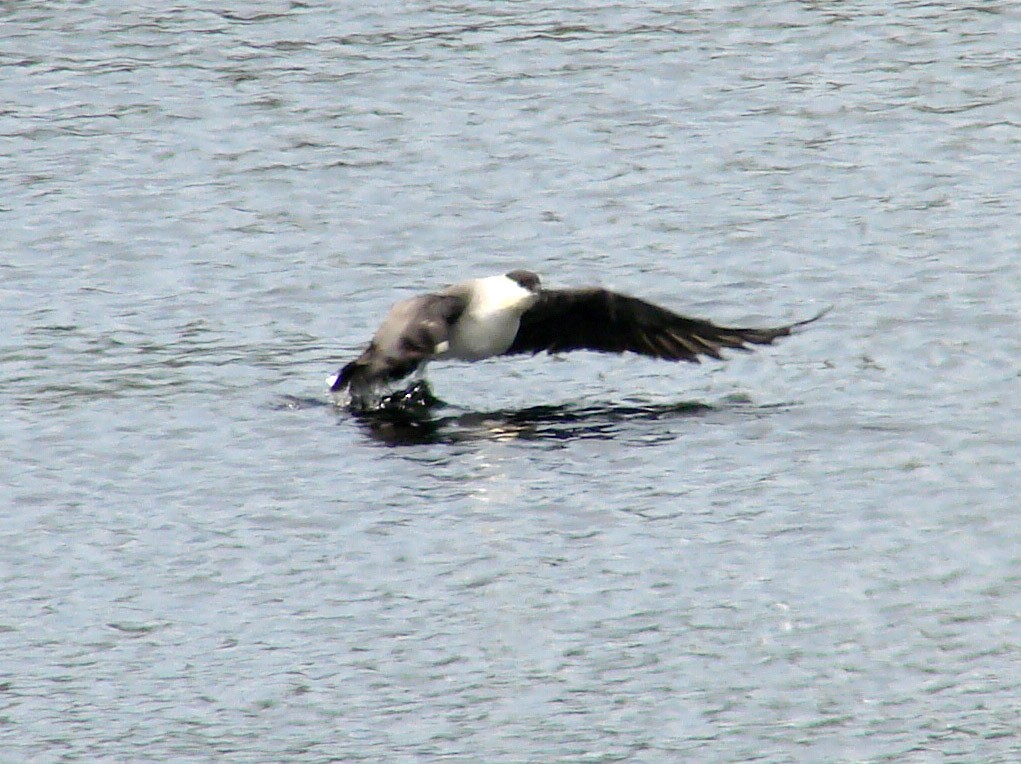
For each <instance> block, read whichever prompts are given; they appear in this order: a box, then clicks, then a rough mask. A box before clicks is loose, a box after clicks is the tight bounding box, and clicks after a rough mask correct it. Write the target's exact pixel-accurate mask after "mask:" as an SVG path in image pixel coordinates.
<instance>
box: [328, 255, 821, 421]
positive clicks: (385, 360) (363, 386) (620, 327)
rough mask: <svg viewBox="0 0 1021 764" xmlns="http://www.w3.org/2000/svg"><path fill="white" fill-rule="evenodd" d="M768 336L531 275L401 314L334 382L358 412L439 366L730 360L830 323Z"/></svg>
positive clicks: (493, 280)
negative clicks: (538, 356) (553, 285)
mask: <svg viewBox="0 0 1021 764" xmlns="http://www.w3.org/2000/svg"><path fill="white" fill-rule="evenodd" d="M825 312H826V311H823V312H822V313H819V314H818V315H816V316H814V317H812V318H810V319H808V320H805V321H798V322H796V323H793V324H787V325H785V326H777V327H773V328H768V329H751V328H737V327H725V326H717V325H716V324H714V323H712V322H710V321H706V320H703V319H699V318H689V317H687V316H682V315H679V314H677V313H674V312H673V311H670V310H667V309H666V308H662V307H659V306H658V305H653V304H652V303H650V302H646V301H645V300H640V299H638V298H637V297H629V296H627V295H623V294H619V293H617V292H611V291H609V290H606V289H600V288H597V287H588V288H583V289H543V288H542V285H541V283H540V281H539V277H538V276H537V275H536V274H535V273H532V272H531V271H525V270H516V271H511V272H510V273H508V274H506V275H503V276H490V277H488V278H481V279H474V280H472V281H465V282H462V283H459V284H454V285H452V286H449V287H447V288H446V289H444V290H443V291H441V292H434V293H430V294H423V295H419V296H417V297H412V298H410V299H407V300H402V301H401V302H398V303H397V304H396V305H394V306H393V307H392V308H391V309H390V312H389V313H388V314H387V315H386V317H385V318H384V319H383V323H382V324H380V327H379V329H378V330H377V331H376V334H375V335H374V336H373V338H372V341H371V342H370V343H369V345H368V347H367V348H366V349H365V350H364V352H363V353H362V354H361V355H360V356H358V357H357V358H356V359H354V360H353V361H351V362H350V363H348V364H347V365H345V366H344V367H343V368H341V370H340V371H339V372H338V373H337V375H336V376H335V377H334V378H333V379H332V381H331V385H330V390H331V391H332V392H335V393H340V392H343V391H344V390H348V391H349V393H350V396H351V404H352V406H354V407H356V408H367V407H370V406H371V405H372V404H373V402H374V401H378V400H379V396H380V394H381V391H382V390H384V389H385V387H386V385H388V384H390V383H394V382H397V381H398V380H401V379H403V378H405V377H407V376H409V375H412V374H416V373H417V374H418V375H421V374H422V373H423V372H424V369H425V365H426V364H427V363H428V362H429V361H432V360H442V359H448V358H451V359H456V360H461V361H480V360H482V359H484V358H491V357H493V356H499V355H518V354H521V353H531V354H533V355H534V354H535V353H539V352H541V351H543V350H545V351H546V352H547V353H564V352H567V351H570V350H594V351H598V352H602V353H624V352H632V353H638V354H640V355H644V356H650V357H652V358H662V359H664V360H668V361H692V362H695V363H698V362H699V356H703V355H704V356H709V357H711V358H722V357H723V356H722V355H721V354H720V350H721V349H722V348H735V349H739V350H748V349H749V348H748V347H747V345H769V344H771V343H772V342H773V340H775V339H777V338H778V337H786V336H787V335H789V334H790V333H791V331H792V330H793V329H795V328H797V327H799V326H804V325H805V324H810V323H812V322H813V321H816V320H817V319H819V318H821V317H822V316H823V315H824V313H825Z"/></svg>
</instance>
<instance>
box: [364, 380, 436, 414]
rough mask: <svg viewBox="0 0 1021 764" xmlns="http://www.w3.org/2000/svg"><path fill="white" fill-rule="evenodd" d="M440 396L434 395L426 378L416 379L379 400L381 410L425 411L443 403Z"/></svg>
mask: <svg viewBox="0 0 1021 764" xmlns="http://www.w3.org/2000/svg"><path fill="white" fill-rule="evenodd" d="M442 403H443V401H441V400H440V399H439V398H437V397H436V396H435V395H433V391H432V388H431V387H429V383H428V382H426V381H425V380H424V379H419V380H416V381H415V382H413V383H411V384H410V385H409V386H408V387H406V388H404V389H403V390H398V391H397V392H395V393H391V394H390V395H387V396H386V397H384V398H383V399H382V400H381V401H380V402H379V410H380V411H402V412H411V411H425V410H426V409H429V408H432V407H433V406H437V405H440V404H442Z"/></svg>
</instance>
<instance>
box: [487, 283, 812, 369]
mask: <svg viewBox="0 0 1021 764" xmlns="http://www.w3.org/2000/svg"><path fill="white" fill-rule="evenodd" d="M824 312H825V311H824ZM822 315H823V313H820V314H819V315H817V316H815V317H813V318H810V319H808V320H807V321H798V322H797V323H793V324H787V325H785V326H777V327H771V328H766V329H753V328H740V327H725V326H717V325H716V324H714V323H712V322H711V321H705V320H702V319H698V318H689V317H688V316H682V315H680V314H678V313H674V312H673V311H671V310H667V309H666V308H662V307H660V306H658V305H653V304H652V303H650V302H646V301H645V300H640V299H638V298H637V297H629V296H628V295H623V294H618V293H616V292H611V291H608V290H606V289H598V288H591V289H547V290H543V292H542V293H541V294H540V296H539V300H538V302H536V304H535V305H534V306H532V307H531V308H529V309H528V310H527V311H525V313H524V315H522V317H521V326H520V327H519V329H518V333H517V336H516V337H515V338H514V342H513V343H512V344H511V346H510V348H509V349H508V350H507V351H506V353H505V355H514V354H517V353H533V354H534V353H539V352H542V351H546V352H547V353H562V352H567V351H570V350H594V351H597V352H603V353H623V352H626V351H630V352H632V353H639V354H641V355H647V356H651V357H654V358H664V359H667V360H671V361H693V362H695V363H697V362H698V357H699V356H700V355H707V356H710V357H712V358H722V355H721V353H720V351H721V349H723V348H734V349H739V350H748V349H749V348H748V347H747V346H748V345H769V344H770V343H772V342H773V341H774V340H775V339H777V338H778V337H785V336H787V335H789V334H790V333H791V330H793V329H795V328H796V327H799V326H803V325H805V324H808V323H811V322H812V321H815V320H817V319H818V318H820V317H821V316H822Z"/></svg>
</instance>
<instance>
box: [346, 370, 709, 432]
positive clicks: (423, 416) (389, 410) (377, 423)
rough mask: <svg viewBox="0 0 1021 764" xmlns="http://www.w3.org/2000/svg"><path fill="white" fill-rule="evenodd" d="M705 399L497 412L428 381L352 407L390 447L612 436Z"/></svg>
mask: <svg viewBox="0 0 1021 764" xmlns="http://www.w3.org/2000/svg"><path fill="white" fill-rule="evenodd" d="M712 410H713V407H712V406H708V405H706V404H704V403H699V402H694V401H684V402H680V403H665V404H646V405H627V404H607V405H596V406H580V405H576V404H565V405H556V406H531V407H529V408H525V409H500V410H496V411H487V412H478V411H457V410H456V409H455V408H454V407H452V406H450V405H448V404H446V403H444V402H443V401H441V400H439V399H438V398H436V397H435V396H434V395H433V394H432V391H431V390H430V389H429V387H428V385H427V384H426V383H425V382H417V383H415V384H414V385H412V386H411V387H409V388H407V389H405V390H401V391H399V392H396V393H393V394H392V395H389V396H387V397H386V398H383V399H382V401H381V402H380V403H379V405H378V406H377V407H375V408H373V409H372V410H370V411H362V410H357V411H354V410H352V411H351V412H350V413H351V415H353V416H354V418H355V420H356V421H357V423H358V425H359V426H360V427H361V428H362V430H363V431H364V432H365V433H366V434H367V435H368V436H369V437H370V438H372V439H373V440H375V441H377V442H380V443H384V444H386V445H389V446H406V445H422V444H429V443H461V442H465V441H473V440H513V439H517V440H574V439H582V438H589V439H591V438H602V439H609V438H613V437H614V436H615V435H616V434H618V433H619V432H620V430H621V429H622V427H623V426H624V425H626V424H627V423H631V422H636V421H655V420H662V419H670V418H675V417H685V416H694V415H698V414H699V413H704V412H706V411H712Z"/></svg>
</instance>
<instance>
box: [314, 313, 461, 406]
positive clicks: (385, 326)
mask: <svg viewBox="0 0 1021 764" xmlns="http://www.w3.org/2000/svg"><path fill="white" fill-rule="evenodd" d="M467 304H468V303H467V299H466V298H465V297H464V296H462V295H459V294H426V295H422V296H421V297H412V298H411V299H410V300H404V301H402V302H399V303H397V304H396V305H394V306H393V308H392V309H391V310H390V312H389V313H388V314H387V316H386V318H384V319H383V323H382V324H380V327H379V329H378V330H377V331H376V334H375V336H373V338H372V342H370V343H369V346H368V347H367V348H366V349H365V352H363V353H362V354H361V355H360V356H358V358H356V359H355V360H353V361H351V363H349V364H347V365H346V366H344V368H342V369H341V370H340V372H339V373H338V374H337V378H336V379H335V380H334V382H333V384H332V385H331V386H330V390H332V391H333V392H336V391H338V390H343V389H344V388H346V387H348V386H351V387H354V388H356V389H363V388H367V387H370V386H372V385H375V384H380V383H385V382H392V381H394V380H397V379H400V378H401V377H406V376H407V375H408V374H410V373H411V372H413V371H414V370H415V369H417V368H418V367H419V366H420V365H421V364H422V363H423V362H425V361H428V360H429V359H430V358H431V357H432V356H434V355H435V354H436V352H437V347H436V346H437V345H439V344H440V343H441V342H446V341H447V335H448V334H449V333H450V325H451V324H453V323H454V322H455V321H457V319H458V318H460V317H461V314H462V313H463V312H464V309H465V307H466V306H467Z"/></svg>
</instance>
